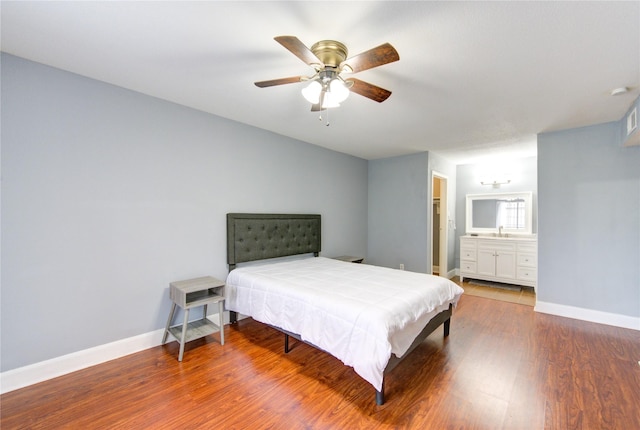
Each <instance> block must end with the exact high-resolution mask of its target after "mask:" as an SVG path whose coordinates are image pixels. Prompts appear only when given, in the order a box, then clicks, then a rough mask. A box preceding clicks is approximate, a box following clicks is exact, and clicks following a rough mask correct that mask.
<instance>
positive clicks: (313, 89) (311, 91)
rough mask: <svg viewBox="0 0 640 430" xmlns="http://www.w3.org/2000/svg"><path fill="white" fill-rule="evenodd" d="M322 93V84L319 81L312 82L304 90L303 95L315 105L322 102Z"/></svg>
mask: <svg viewBox="0 0 640 430" xmlns="http://www.w3.org/2000/svg"><path fill="white" fill-rule="evenodd" d="M321 92H322V84H321V83H320V82H318V81H317V80H314V81H311V83H310V84H309V85H307V86H306V87H304V88H303V89H302V95H303V96H304V98H305V99H306V100H307V101H308V102H309V103H311V104H313V105H315V104H318V103H319V102H320V93H321Z"/></svg>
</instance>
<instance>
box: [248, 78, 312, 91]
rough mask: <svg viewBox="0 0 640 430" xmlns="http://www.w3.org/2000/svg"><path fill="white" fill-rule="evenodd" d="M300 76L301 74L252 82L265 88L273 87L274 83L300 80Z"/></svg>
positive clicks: (293, 82)
mask: <svg viewBox="0 0 640 430" xmlns="http://www.w3.org/2000/svg"><path fill="white" fill-rule="evenodd" d="M302 78H303V77H302V76H292V77H290V78H280V79H272V80H270V81H260V82H254V83H255V84H256V87H260V88H265V87H273V86H275V85H284V84H295V83H296V82H300V81H302Z"/></svg>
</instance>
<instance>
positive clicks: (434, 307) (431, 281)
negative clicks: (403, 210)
mask: <svg viewBox="0 0 640 430" xmlns="http://www.w3.org/2000/svg"><path fill="white" fill-rule="evenodd" d="M462 292H463V290H462V288H460V287H459V286H458V285H456V284H455V283H453V282H451V281H449V280H448V279H445V278H441V277H438V276H432V275H425V274H421V273H414V272H408V271H401V270H395V269H388V268H384V267H377V266H370V265H366V264H354V263H347V262H343V261H338V260H333V259H329V258H323V257H312V258H307V259H301V260H295V261H284V262H276V263H270V264H264V265H262V264H260V265H253V266H248V267H241V268H237V269H235V270H233V271H231V273H229V276H228V277H227V283H226V288H225V295H226V306H227V308H228V309H229V310H232V311H236V312H239V313H241V314H244V315H249V316H251V317H253V318H254V319H256V320H258V321H261V322H263V323H266V324H270V325H273V326H276V327H280V328H282V329H285V330H288V331H290V332H292V333H297V334H299V335H300V336H301V337H302V339H303V340H305V341H307V342H310V343H312V344H314V345H316V346H317V347H320V348H322V349H323V350H325V351H327V352H329V353H331V354H332V355H333V356H335V357H337V358H339V359H340V360H341V361H342V362H343V363H344V364H346V365H348V366H352V367H353V368H354V370H355V371H356V372H357V373H358V374H359V375H360V376H362V377H363V378H364V379H365V380H366V381H368V382H369V383H371V385H373V386H374V387H375V388H376V390H378V391H381V390H382V380H383V375H384V368H385V367H386V365H387V362H388V361H389V358H390V357H391V353H394V354H395V355H396V356H402V354H404V353H405V352H406V351H407V350H408V349H409V347H410V346H411V343H412V342H413V340H414V339H415V338H416V336H417V335H418V334H419V333H420V331H421V330H422V329H423V327H424V326H425V325H426V323H427V322H428V321H429V320H430V319H431V318H432V317H433V316H435V315H436V314H437V313H439V312H441V311H443V310H444V309H447V308H448V307H449V303H453V304H454V305H455V304H456V303H457V302H458V299H459V298H460V295H461V294H462Z"/></svg>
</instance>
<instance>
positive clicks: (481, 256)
mask: <svg viewBox="0 0 640 430" xmlns="http://www.w3.org/2000/svg"><path fill="white" fill-rule="evenodd" d="M478 274H479V275H485V276H496V257H495V251H494V250H492V249H478Z"/></svg>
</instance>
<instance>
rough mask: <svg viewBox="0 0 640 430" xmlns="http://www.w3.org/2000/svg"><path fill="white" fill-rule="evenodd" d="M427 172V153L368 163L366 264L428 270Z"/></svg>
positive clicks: (417, 270) (414, 270)
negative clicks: (403, 266)
mask: <svg viewBox="0 0 640 430" xmlns="http://www.w3.org/2000/svg"><path fill="white" fill-rule="evenodd" d="M428 172H429V169H428V154H427V153H421V154H415V155H406V156H401V157H392V158H384V159H379V160H372V161H369V202H368V203H369V237H368V250H367V262H368V263H371V264H375V265H379V266H386V267H394V268H398V267H399V265H400V264H401V263H402V264H404V265H405V269H406V270H411V271H413V272H422V273H426V272H427V271H429V270H430V269H431V261H430V258H431V250H430V249H429V242H428V240H429V237H430V234H431V233H430V232H429V224H428V213H429V212H430V210H429V206H430V205H431V195H430V194H429V193H428V187H429V186H430V185H429V183H430V181H431V178H430V177H429V173H428Z"/></svg>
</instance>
